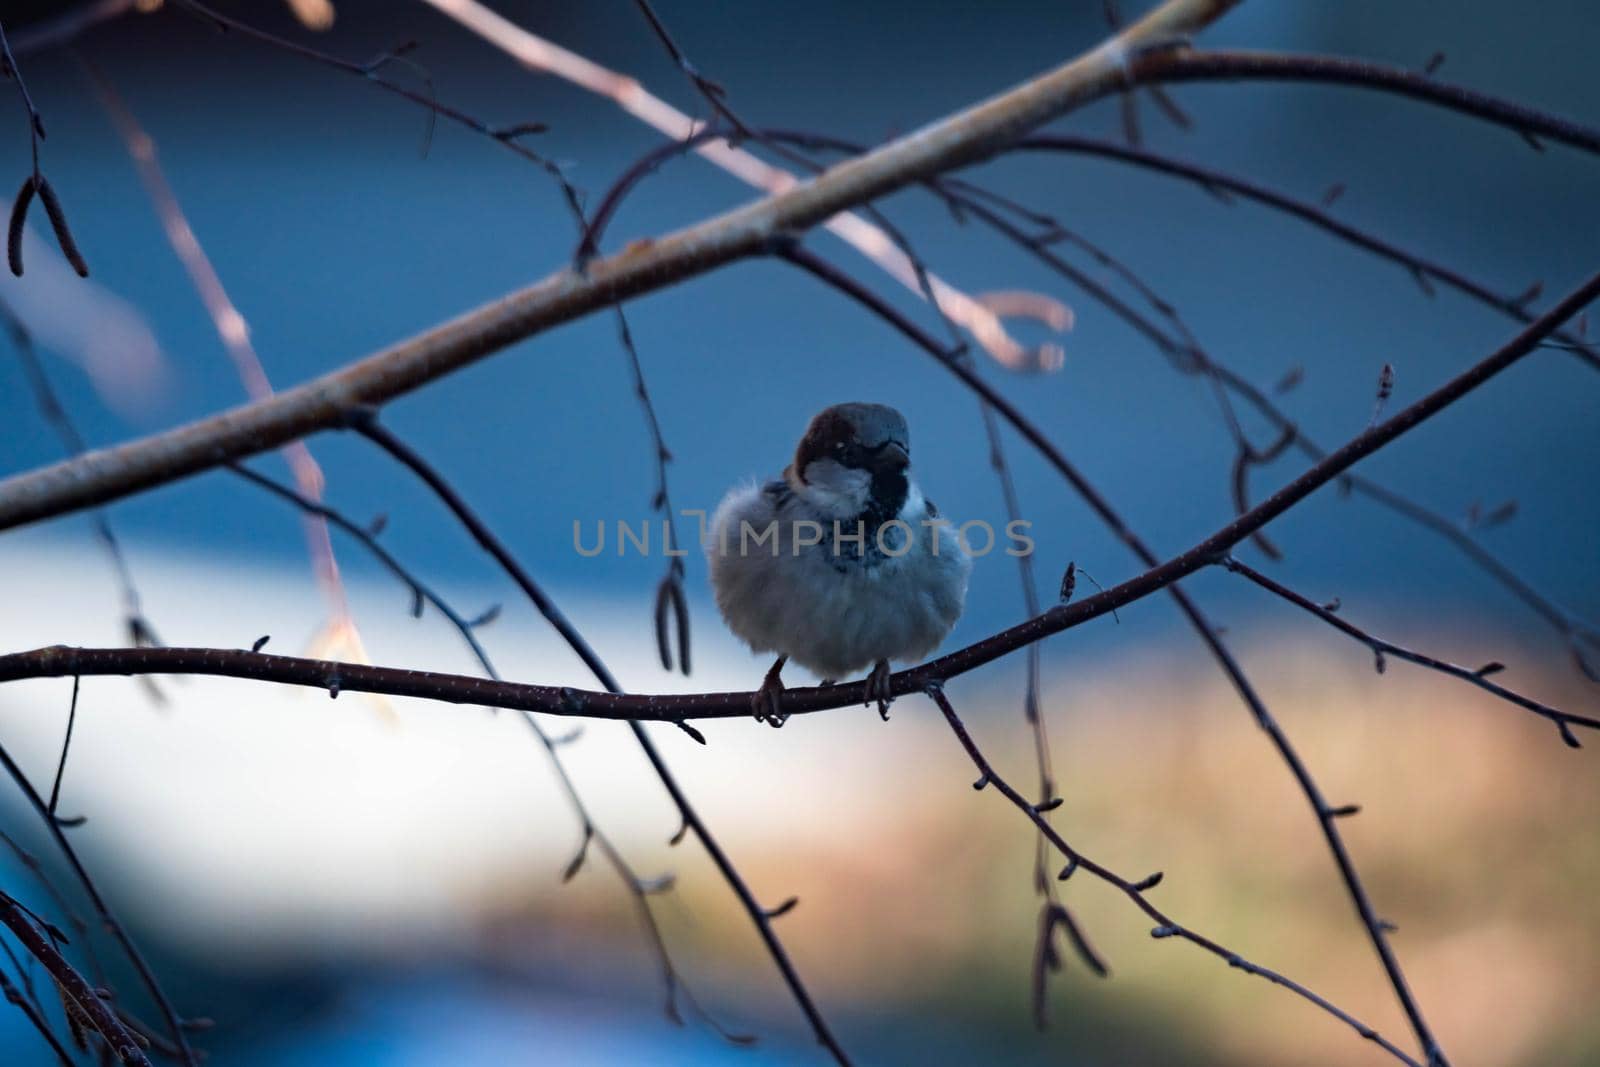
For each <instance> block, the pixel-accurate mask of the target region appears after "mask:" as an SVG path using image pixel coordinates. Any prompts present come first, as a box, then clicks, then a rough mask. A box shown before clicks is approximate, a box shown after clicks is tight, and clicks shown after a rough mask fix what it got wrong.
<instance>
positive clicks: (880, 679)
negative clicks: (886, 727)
mask: <svg viewBox="0 0 1600 1067" xmlns="http://www.w3.org/2000/svg"><path fill="white" fill-rule="evenodd" d="M893 673H894V672H893V671H891V670H890V669H889V661H888V660H886V659H880V660H879V661H878V662H877V663H875V664H873V667H872V673H871V674H869V675H867V702H868V703H871V702H872V701H874V700H876V701H877V702H878V715H879V716H880V717H881V718H882V719H883V721H884V722H888V721H889V705H890V704H891V703H893V702H894V694H893V693H891V692H890V691H889V676H890V675H892V674H893Z"/></svg>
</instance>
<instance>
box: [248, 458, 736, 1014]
mask: <svg viewBox="0 0 1600 1067" xmlns="http://www.w3.org/2000/svg"><path fill="white" fill-rule="evenodd" d="M230 469H231V470H232V471H233V472H234V473H235V474H237V475H239V476H240V477H241V478H243V479H244V480H246V481H248V482H250V483H251V484H253V485H256V486H258V487H259V488H261V489H264V490H266V491H267V492H268V493H270V494H271V495H273V496H275V497H277V498H279V499H280V500H284V501H287V502H288V503H290V504H292V505H294V506H295V507H297V508H299V509H300V510H302V511H304V512H307V513H310V514H314V515H318V516H320V517H322V518H323V519H326V520H327V521H328V522H329V523H331V524H333V525H334V526H336V527H338V528H339V529H341V530H343V531H344V532H345V533H347V534H349V535H350V536H351V537H353V538H354V539H355V540H356V541H357V543H358V544H360V545H361V546H362V547H363V548H365V549H366V550H367V551H368V552H369V553H371V555H372V556H373V558H374V559H376V560H377V561H378V562H379V563H381V564H382V565H383V567H384V568H385V569H386V570H388V571H389V573H390V574H392V575H394V577H395V578H396V579H398V580H399V581H400V583H401V584H402V585H404V586H405V587H406V588H407V589H408V590H410V592H411V597H412V602H413V603H412V613H413V614H414V615H420V614H421V613H422V605H423V604H424V603H427V604H431V605H433V607H434V608H435V609H436V610H437V611H438V612H439V613H440V614H441V615H443V616H444V617H445V619H446V620H447V621H448V622H449V623H450V625H451V626H452V627H454V628H455V630H456V632H457V633H458V634H460V635H461V639H462V641H464V642H465V643H466V645H467V648H468V649H470V650H471V652H472V655H473V658H475V659H476V660H477V661H478V664H479V666H481V667H482V668H483V672H484V674H486V675H488V677H489V678H491V679H493V680H494V681H500V680H501V675H500V672H499V671H498V670H496V669H495V666H494V663H493V662H492V661H491V660H490V659H489V654H488V652H487V651H485V650H484V647H483V644H482V642H480V641H479V640H478V636H477V632H476V631H477V628H478V627H479V626H480V625H482V623H481V622H477V621H474V620H469V619H467V618H466V617H465V616H463V615H462V614H461V613H460V612H458V611H457V610H456V609H455V608H454V607H453V606H451V604H450V603H449V602H448V601H446V600H445V599H444V598H443V597H442V596H440V595H439V594H438V593H437V592H435V591H434V589H433V588H432V586H430V585H428V584H427V583H426V582H424V581H423V580H422V579H421V578H419V577H418V576H417V575H416V573H415V572H413V571H412V570H410V569H409V568H407V567H406V566H405V565H404V564H402V563H401V562H400V561H399V560H398V559H396V558H395V556H394V555H393V553H391V552H390V551H389V550H388V549H387V548H385V547H384V546H383V545H382V544H381V543H380V542H379V541H378V538H377V536H376V535H375V534H374V533H373V532H372V530H371V528H370V527H367V526H362V525H361V524H360V523H357V522H355V521H354V520H352V519H350V518H349V517H348V516H347V515H345V514H343V513H342V512H340V511H338V510H337V509H335V508H332V507H329V506H328V505H327V504H325V503H323V502H321V501H319V500H312V499H311V498H309V497H306V496H303V495H301V494H300V493H298V492H296V491H295V490H294V489H292V488H291V487H289V486H286V485H282V484H280V483H279V482H276V481H274V480H273V479H271V478H268V477H267V476H266V475H263V474H259V473H257V472H256V471H253V470H251V469H250V468H248V467H245V466H242V465H239V464H231V465H230ZM494 610H495V609H493V608H491V609H490V611H489V612H486V613H485V615H484V616H480V618H483V617H489V616H492V613H493V612H494ZM523 720H524V721H525V722H526V723H527V725H528V728H529V729H531V730H532V731H533V734H534V737H535V738H536V739H537V740H538V741H539V743H540V745H541V746H543V748H544V750H545V754H546V756H547V757H548V758H549V760H550V765H551V769H552V770H553V771H554V772H555V774H556V779H557V781H558V783H559V784H560V786H561V790H562V793H563V794H564V795H565V797H566V799H567V803H568V805H569V806H570V807H571V808H572V810H573V814H574V816H576V818H577V821H578V828H579V831H580V833H581V834H582V840H583V847H584V848H586V847H587V845H588V843H589V842H590V841H593V842H594V844H595V845H597V846H598V847H599V848H600V851H601V854H602V855H604V856H605V858H606V861H607V862H608V863H609V864H610V866H611V867H612V869H613V870H614V871H615V872H616V874H617V876H618V878H619V879H620V880H621V881H622V883H623V886H624V888H625V889H627V891H628V894H629V897H630V898H631V899H632V900H633V903H634V907H635V910H636V911H637V912H638V913H639V917H640V922H641V923H642V925H643V926H644V929H645V934H646V936H647V938H648V940H649V942H650V946H651V949H652V951H654V952H655V954H656V960H657V965H658V967H659V968H660V970H661V973H662V976H663V982H664V986H665V993H666V1010H667V1014H668V1016H669V1017H671V1018H674V1019H676V1018H678V1017H679V1016H678V1014H677V1008H676V1001H677V999H678V997H679V996H680V995H681V996H682V997H683V998H684V999H685V1000H686V1001H687V1002H688V1003H690V1004H691V1005H692V1006H694V1008H695V1010H696V1011H697V1012H698V1013H699V1014H700V1016H701V1017H702V1018H704V1019H705V1020H706V1021H707V1022H708V1023H709V1024H710V1025H711V1026H712V1027H713V1028H714V1029H715V1030H716V1031H717V1032H718V1033H719V1034H722V1035H723V1036H724V1037H727V1038H729V1039H730V1040H738V1038H739V1036H740V1035H737V1034H732V1033H730V1032H729V1031H728V1030H727V1029H726V1028H724V1027H723V1026H722V1025H721V1024H720V1023H719V1022H718V1021H717V1020H716V1018H715V1017H713V1016H712V1015H711V1014H710V1013H709V1012H707V1011H706V1010H705V1008H703V1007H701V1006H700V1004H699V1000H698V998H697V997H696V996H695V995H694V991H693V989H692V988H690V986H689V984H688V983H687V981H686V980H685V979H684V978H683V976H682V975H681V974H680V973H679V971H678V968H677V965H676V964H675V963H674V962H673V960H672V956H671V953H670V951H669V949H668V947H667V942H666V937H665V935H664V934H663V932H662V930H661V927H660V925H659V923H657V921H656V917H655V912H654V911H653V910H652V909H651V907H650V903H649V900H648V896H647V894H646V893H645V891H644V889H643V885H644V883H643V880H642V879H641V878H640V877H639V876H638V874H637V873H636V872H635V871H634V869H633V867H632V865H631V864H629V863H628V861H627V859H626V857H624V856H623V854H622V852H621V850H620V849H618V848H617V847H616V845H615V843H614V842H613V841H612V840H611V837H610V835H609V834H607V833H606V832H605V830H604V829H603V828H602V827H601V826H600V824H599V822H598V821H596V819H595V817H594V815H593V814H592V813H591V812H590V811H589V807H588V804H587V803H585V802H584V800H583V797H582V794H580V793H579V792H578V786H577V782H576V781H574V780H573V778H572V775H571V774H570V773H569V771H568V770H567V766H566V762H565V761H564V760H563V759H562V758H561V752H560V746H561V745H562V744H563V742H564V739H560V738H554V737H551V736H550V734H549V732H548V731H546V730H545V729H544V727H542V726H540V725H539V722H538V720H537V719H535V718H534V717H533V715H532V713H531V712H526V711H525V712H524V713H523ZM578 855H579V858H580V859H581V857H582V855H583V852H582V850H581V849H580V852H579V854H578ZM573 873H576V868H573Z"/></svg>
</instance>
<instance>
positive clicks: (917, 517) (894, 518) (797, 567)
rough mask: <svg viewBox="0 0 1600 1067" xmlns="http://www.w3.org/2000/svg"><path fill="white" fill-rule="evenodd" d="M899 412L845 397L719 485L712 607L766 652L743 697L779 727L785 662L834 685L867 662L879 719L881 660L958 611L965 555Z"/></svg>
mask: <svg viewBox="0 0 1600 1067" xmlns="http://www.w3.org/2000/svg"><path fill="white" fill-rule="evenodd" d="M910 467H911V437H910V432H909V430H908V428H907V426H906V420H905V417H904V416H903V415H901V414H900V412H898V411H896V410H895V409H894V408H892V407H888V406H887V405H884V404H869V403H846V404H835V405H833V406H831V407H828V408H824V409H823V410H822V411H820V412H818V413H817V414H816V415H815V416H813V417H812V419H811V421H810V423H809V424H808V425H807V427H806V430H805V433H804V434H803V435H802V436H801V438H800V443H799V445H798V446H797V447H796V449H795V452H794V458H793V460H792V461H791V462H790V463H789V465H788V466H787V467H785V468H784V470H783V472H782V474H781V475H780V476H779V477H777V478H774V479H772V480H770V481H767V482H765V483H756V482H748V483H745V484H742V485H739V486H736V487H735V488H733V489H732V490H730V491H729V492H728V494H727V495H726V496H725V497H724V498H723V500H722V502H721V504H719V505H718V507H717V509H716V511H715V512H714V513H713V515H712V518H711V521H710V523H709V525H708V528H707V533H708V534H709V536H708V537H707V540H706V551H707V555H708V563H709V569H710V574H711V585H712V590H713V592H714V593H715V596H716V602H717V608H718V610H719V611H720V612H721V614H722V618H723V620H724V621H725V622H726V623H727V625H728V628H729V629H730V630H732V631H733V633H734V634H735V635H736V636H738V637H739V638H741V639H742V640H743V641H744V642H745V643H746V644H748V645H749V646H750V648H751V649H752V650H753V651H755V652H775V653H777V656H778V658H777V661H776V662H775V663H774V664H773V665H772V668H771V669H770V670H768V671H767V674H766V678H765V679H764V680H763V681H762V684H761V688H760V689H758V690H756V692H755V693H754V695H753V696H752V699H751V709H752V711H753V712H754V714H755V717H756V719H757V720H758V721H762V722H766V723H769V724H770V725H773V726H781V725H783V721H784V719H786V718H787V715H785V714H783V713H782V711H781V703H780V698H781V694H782V693H783V690H784V686H783V681H782V677H781V675H782V671H783V668H784V665H785V664H786V663H787V662H789V661H791V660H792V661H793V662H794V663H795V664H797V665H798V666H800V667H803V668H805V669H806V670H808V671H811V672H812V673H813V674H815V675H817V676H818V677H819V678H820V679H822V684H824V685H831V684H833V683H834V682H835V681H837V680H841V679H844V678H846V677H849V676H851V675H853V674H855V673H856V672H857V671H860V670H863V669H864V668H866V667H867V666H869V665H870V666H871V667H872V672H871V674H870V675H869V676H868V677H867V684H866V689H865V699H866V701H867V702H868V703H871V702H872V701H876V702H877V704H878V712H879V714H880V715H881V716H882V717H883V718H885V719H887V718H888V710H889V702H890V698H891V694H890V692H889V677H890V667H889V663H890V661H891V660H893V661H898V662H903V663H904V662H916V661H918V660H921V659H922V658H923V657H924V656H926V655H928V654H929V653H930V652H932V651H933V650H934V649H936V648H937V647H939V645H940V643H941V642H943V641H944V639H945V638H946V637H947V636H948V635H949V633H950V631H951V629H952V628H953V627H954V626H955V624H956V620H957V619H958V618H959V617H960V616H961V609H962V605H963V603H964V602H965V599H966V592H967V580H968V578H969V576H970V574H971V571H972V560H971V557H970V555H969V554H968V552H967V551H966V550H965V548H964V546H963V545H962V542H961V537H960V536H959V535H958V533H957V532H956V531H955V530H953V529H952V527H951V525H950V523H949V521H948V520H945V519H941V518H940V517H939V512H938V509H937V508H935V507H934V505H933V503H932V502H931V501H929V500H928V499H927V498H926V497H924V496H923V495H922V491H921V489H919V488H918V486H917V483H916V481H915V480H914V479H913V478H912V476H911V469H910Z"/></svg>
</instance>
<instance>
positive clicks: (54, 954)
mask: <svg viewBox="0 0 1600 1067" xmlns="http://www.w3.org/2000/svg"><path fill="white" fill-rule="evenodd" d="M0 924H4V925H5V926H6V928H7V929H9V930H10V931H11V933H12V934H13V935H14V936H15V937H16V939H17V940H18V941H20V942H21V943H22V947H23V948H25V949H27V950H28V952H29V953H30V954H31V955H32V956H33V958H34V959H36V960H38V961H39V962H40V963H41V964H43V965H44V968H45V970H46V971H48V972H49V973H50V977H51V978H52V979H54V980H55V983H56V988H58V989H60V990H61V995H62V998H63V999H64V1000H66V1001H67V1002H68V1007H67V1011H68V1013H69V1014H71V1013H72V1012H74V1011H76V1012H78V1013H79V1015H80V1016H81V1018H82V1019H83V1020H85V1021H86V1022H88V1023H89V1024H90V1025H92V1026H93V1027H94V1028H95V1030H96V1031H97V1032H98V1033H99V1034H100V1036H101V1037H103V1038H105V1041H106V1044H107V1045H108V1046H110V1049H111V1052H112V1053H113V1054H114V1055H115V1056H116V1057H117V1058H118V1059H120V1060H121V1061H122V1062H123V1063H131V1064H135V1065H138V1067H150V1060H149V1057H147V1056H146V1055H145V1054H144V1050H143V1049H141V1048H140V1047H139V1039H138V1038H136V1037H135V1036H134V1035H133V1034H131V1033H130V1032H129V1031H128V1029H127V1027H125V1026H124V1025H123V1024H122V1020H120V1019H118V1018H117V1015H116V1013H115V1012H114V1011H112V1010H111V1009H110V1008H109V1007H108V1006H107V1005H106V1003H105V1001H104V1000H102V999H101V998H100V995H99V994H98V993H96V992H95V990H94V988H93V987H92V986H90V985H89V983H88V982H87V981H85V980H84V977H83V975H81V974H79V973H78V972H77V970H75V969H74V968H73V966H72V964H70V963H68V962H67V960H66V958H65V957H63V956H62V955H61V953H60V952H58V951H57V950H56V947H55V945H54V943H53V942H52V940H51V939H50V938H48V937H46V936H44V934H42V933H40V932H39V930H38V928H37V927H36V926H34V921H33V919H31V918H30V917H29V916H28V915H27V914H25V913H24V912H23V910H22V908H21V907H20V906H19V905H18V904H17V902H16V901H15V900H14V899H12V898H11V897H10V896H8V895H7V894H5V893H0Z"/></svg>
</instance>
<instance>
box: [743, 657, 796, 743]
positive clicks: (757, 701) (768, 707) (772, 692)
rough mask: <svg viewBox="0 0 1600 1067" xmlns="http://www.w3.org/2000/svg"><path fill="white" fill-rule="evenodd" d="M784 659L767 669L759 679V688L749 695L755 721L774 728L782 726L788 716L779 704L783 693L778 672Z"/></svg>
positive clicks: (781, 681)
mask: <svg viewBox="0 0 1600 1067" xmlns="http://www.w3.org/2000/svg"><path fill="white" fill-rule="evenodd" d="M783 664H784V661H783V660H782V659H780V660H778V662H777V663H774V664H773V665H772V669H771V670H769V671H767V676H766V677H765V678H763V679H762V680H761V688H760V689H757V690H756V691H755V693H753V694H752V695H751V697H750V710H751V711H752V712H754V713H755V717H756V722H764V723H766V724H767V725H768V726H771V727H773V728H774V729H776V728H777V727H779V726H782V725H783V724H784V723H785V722H786V721H787V720H788V718H789V714H788V712H786V711H784V710H783V708H782V705H781V704H780V702H779V701H780V697H781V696H782V694H783V679H782V678H780V677H779V672H780V671H782V670H783Z"/></svg>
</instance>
